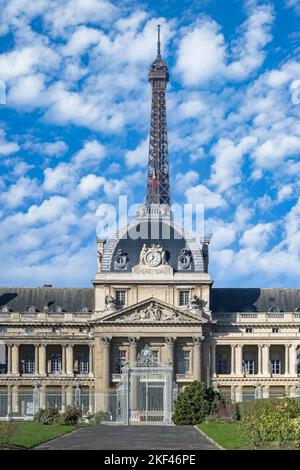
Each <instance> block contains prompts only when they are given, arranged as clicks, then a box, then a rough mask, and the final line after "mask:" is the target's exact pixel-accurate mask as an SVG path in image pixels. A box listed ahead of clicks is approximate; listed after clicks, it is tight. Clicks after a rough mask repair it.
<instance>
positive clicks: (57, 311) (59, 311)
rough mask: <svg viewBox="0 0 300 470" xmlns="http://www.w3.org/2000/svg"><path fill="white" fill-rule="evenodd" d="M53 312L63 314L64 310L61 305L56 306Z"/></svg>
mask: <svg viewBox="0 0 300 470" xmlns="http://www.w3.org/2000/svg"><path fill="white" fill-rule="evenodd" d="M52 312H53V313H62V312H63V308H62V307H60V305H56V306H55V307H53V309H52Z"/></svg>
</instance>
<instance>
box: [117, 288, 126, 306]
mask: <svg viewBox="0 0 300 470" xmlns="http://www.w3.org/2000/svg"><path fill="white" fill-rule="evenodd" d="M125 294H126V292H125V290H117V291H116V304H117V307H124V305H125Z"/></svg>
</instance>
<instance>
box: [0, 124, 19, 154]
mask: <svg viewBox="0 0 300 470" xmlns="http://www.w3.org/2000/svg"><path fill="white" fill-rule="evenodd" d="M19 148H20V147H19V144H17V143H16V142H8V141H7V140H6V137H5V133H4V131H3V130H2V129H0V156H1V155H2V156H3V155H4V156H7V155H11V154H12V153H16V152H18V150H19Z"/></svg>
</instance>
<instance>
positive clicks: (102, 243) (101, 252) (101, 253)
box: [96, 238, 105, 272]
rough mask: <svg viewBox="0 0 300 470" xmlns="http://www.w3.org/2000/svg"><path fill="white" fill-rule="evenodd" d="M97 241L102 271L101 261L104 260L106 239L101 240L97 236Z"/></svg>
mask: <svg viewBox="0 0 300 470" xmlns="http://www.w3.org/2000/svg"><path fill="white" fill-rule="evenodd" d="M96 243H97V264H98V272H100V271H101V262H102V257H103V251H104V243H105V240H101V239H100V238H97V240H96Z"/></svg>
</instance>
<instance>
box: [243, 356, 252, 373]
mask: <svg viewBox="0 0 300 470" xmlns="http://www.w3.org/2000/svg"><path fill="white" fill-rule="evenodd" d="M244 373H245V374H246V375H252V374H254V361H253V360H252V359H246V360H245V361H244Z"/></svg>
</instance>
